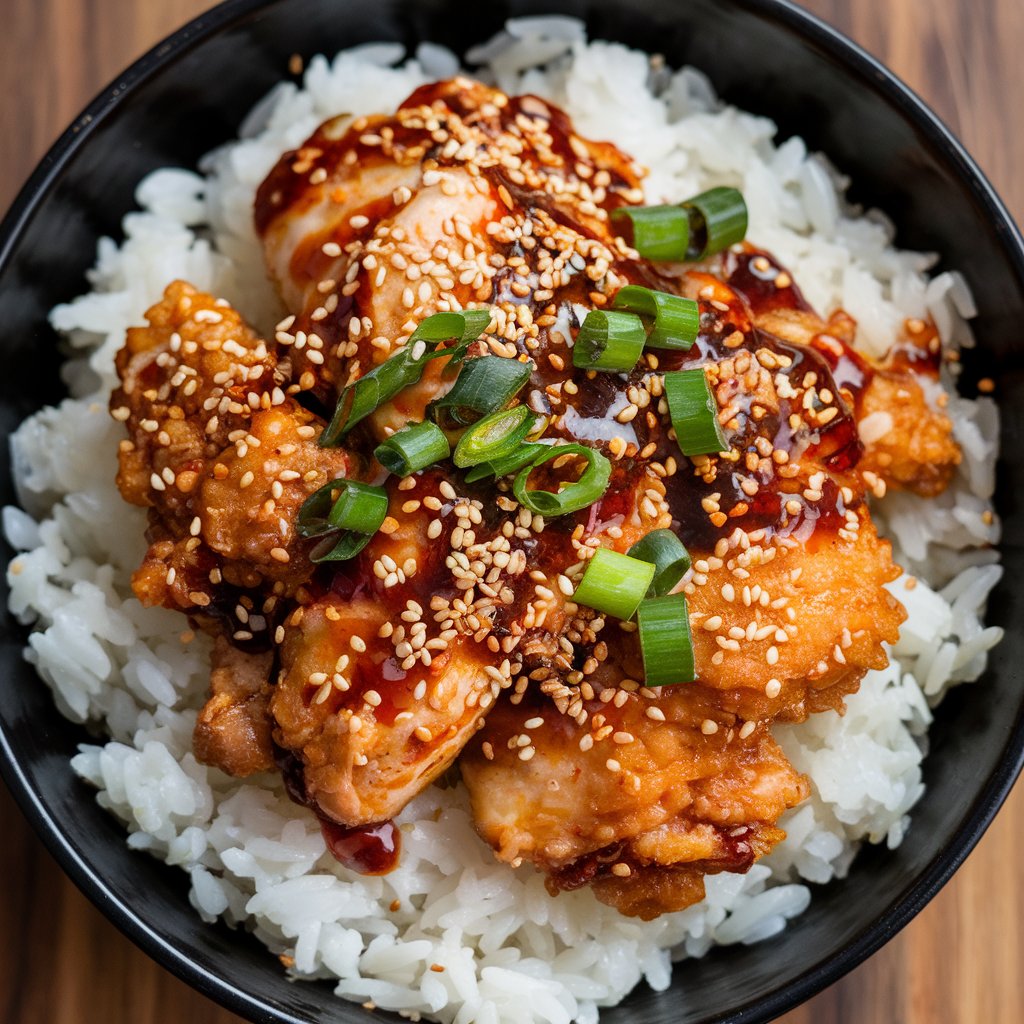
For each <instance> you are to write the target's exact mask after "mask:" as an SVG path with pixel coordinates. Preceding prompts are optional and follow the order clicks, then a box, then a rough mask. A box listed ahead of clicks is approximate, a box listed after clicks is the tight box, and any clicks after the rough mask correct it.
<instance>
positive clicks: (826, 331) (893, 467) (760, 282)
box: [714, 246, 960, 497]
mask: <svg viewBox="0 0 1024 1024" xmlns="http://www.w3.org/2000/svg"><path fill="white" fill-rule="evenodd" d="M747 251H748V255H749V253H751V252H755V250H753V248H752V247H750V246H747ZM753 263H756V264H757V266H756V267H753V266H752V264H753ZM714 269H716V270H718V272H719V273H721V274H722V276H723V277H724V279H725V280H726V281H727V282H728V283H729V285H730V286H731V287H733V288H735V289H736V290H737V291H738V292H739V293H740V294H742V295H743V296H744V298H745V299H746V300H747V301H748V302H749V304H750V308H751V315H752V321H753V323H754V324H755V325H756V326H757V327H758V328H759V329H760V330H762V331H765V332H767V333H769V334H772V335H774V336H775V337H778V338H782V339H784V340H786V341H789V342H791V343H793V344H796V345H801V346H803V347H806V348H815V349H817V350H818V351H820V352H823V353H825V354H826V356H827V357H828V358H829V361H830V363H831V364H832V366H833V369H834V370H835V373H836V383H837V384H838V385H839V386H840V388H846V389H848V390H847V392H846V393H847V396H848V400H849V401H850V402H851V403H852V404H853V405H854V406H855V408H856V415H857V420H858V422H861V423H863V422H864V421H865V420H867V419H868V417H872V422H871V423H870V424H867V425H866V429H865V430H864V431H863V433H862V435H861V440H862V442H863V445H864V453H863V455H862V457H861V459H860V462H859V466H858V469H859V471H860V472H861V474H863V473H865V472H867V473H869V474H872V473H873V474H874V475H875V476H877V477H879V478H881V479H882V480H883V481H885V483H886V484H888V485H889V486H892V487H896V488H900V489H906V490H911V491H914V492H916V493H917V494H921V495H923V496H924V497H934V496H935V495H936V494H940V493H941V492H942V491H943V490H945V488H946V487H947V486H948V485H949V481H950V480H951V479H952V477H953V473H954V472H955V471H956V467H957V466H958V465H959V463H960V449H959V447H958V445H957V443H956V441H955V440H954V439H953V424H952V423H951V422H950V420H949V417H948V416H947V415H946V414H945V413H944V412H943V411H942V409H941V408H935V407H934V405H933V404H932V402H931V401H929V399H928V397H927V395H926V393H925V390H924V389H923V388H922V387H921V384H920V383H919V379H918V372H919V371H915V370H912V369H910V368H908V366H907V365H906V362H907V361H906V360H905V359H904V356H905V355H906V354H907V353H912V354H913V353H914V352H915V350H916V355H917V357H919V358H914V359H911V360H910V363H911V364H913V363H915V362H920V364H921V365H922V366H926V365H927V362H928V360H929V353H930V354H931V355H935V354H937V353H938V349H939V339H938V337H937V335H936V333H935V330H934V328H933V327H930V326H929V325H927V324H924V323H920V322H913V321H911V322H910V323H909V324H908V325H907V329H906V336H905V337H903V338H897V339H893V349H892V351H891V352H890V353H889V355H888V357H887V358H886V359H885V360H883V361H882V362H880V363H877V364H873V363H871V362H870V361H869V360H867V359H866V358H865V357H864V356H862V355H860V354H859V353H857V352H855V351H854V349H853V347H852V346H853V340H854V335H855V333H856V323H855V322H854V321H853V320H852V319H851V318H850V317H849V316H848V315H847V314H845V313H843V312H841V311H840V312H838V313H836V314H833V316H832V317H831V318H830V319H829V320H828V321H827V322H826V321H824V320H822V319H821V317H819V316H818V314H817V313H815V312H814V310H813V309H811V307H810V306H809V305H808V304H807V302H806V300H805V299H804V297H803V295H802V294H801V293H800V291H799V289H798V288H797V287H796V285H795V284H794V283H793V279H792V277H791V276H790V275H789V274H788V273H787V272H786V271H785V270H784V269H782V268H781V267H780V266H779V265H778V263H777V262H776V261H775V260H774V259H773V258H772V257H771V256H769V255H768V254H767V253H764V252H757V253H756V255H755V256H754V258H753V260H740V259H737V258H736V256H735V254H731V253H730V254H726V255H724V256H723V257H721V259H720V261H718V262H717V263H716V264H715V265H714ZM780 277H781V278H782V279H783V284H782V285H781V286H775V287H771V288H768V287H766V286H765V284H766V282H768V281H772V282H774V281H775V280H777V279H779V278H780ZM869 479H871V478H870V477H869Z"/></svg>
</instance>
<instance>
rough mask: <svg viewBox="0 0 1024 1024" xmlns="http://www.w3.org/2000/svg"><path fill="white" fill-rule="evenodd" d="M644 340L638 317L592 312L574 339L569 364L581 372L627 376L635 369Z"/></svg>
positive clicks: (593, 310) (645, 333)
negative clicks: (600, 372) (594, 371)
mask: <svg viewBox="0 0 1024 1024" xmlns="http://www.w3.org/2000/svg"><path fill="white" fill-rule="evenodd" d="M646 338H647V332H646V331H645V330H644V324H643V321H642V320H641V319H640V317H638V316H633V314H632V313H613V312H605V311H604V310H601V309H592V310H591V311H590V312H589V313H588V314H587V316H586V319H585V320H584V321H583V325H582V326H581V327H580V329H579V333H578V334H577V335H576V341H575V344H574V345H573V350H572V364H573V366H576V367H578V368H579V369H582V370H607V371H611V372H615V373H628V372H629V371H630V370H632V369H633V367H634V366H636V361H637V360H638V359H639V358H640V353H641V352H643V350H644V341H645V340H646Z"/></svg>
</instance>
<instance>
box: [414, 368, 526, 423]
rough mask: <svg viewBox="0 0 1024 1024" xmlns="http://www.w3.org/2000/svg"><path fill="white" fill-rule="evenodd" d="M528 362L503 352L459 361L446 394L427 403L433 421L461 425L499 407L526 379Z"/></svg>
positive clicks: (518, 389) (504, 404)
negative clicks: (443, 418) (444, 418)
mask: <svg viewBox="0 0 1024 1024" xmlns="http://www.w3.org/2000/svg"><path fill="white" fill-rule="evenodd" d="M532 370H533V364H532V363H521V362H520V361H519V360H518V359H508V358H506V357H504V356H489V355H488V356H480V357H479V358H477V359H469V360H467V361H466V362H464V363H463V364H462V368H461V370H459V376H458V378H457V379H456V381H455V383H454V384H453V385H452V387H451V389H450V390H449V391H448V393H447V394H446V395H442V397H441V398H438V399H436V400H435V401H433V402H431V403H430V406H429V411H430V414H431V416H432V417H433V418H434V421H435V422H437V423H441V424H442V425H445V424H444V422H443V420H442V417H448V418H450V420H451V423H452V425H454V426H459V427H465V426H468V425H469V424H470V423H473V422H475V421H476V420H477V419H479V418H480V417H481V416H486V415H487V414H488V413H492V412H497V410H498V409H503V408H504V407H505V406H506V405H508V403H509V402H510V401H511V400H512V399H513V398H514V397H515V396H516V395H517V394H518V393H519V391H520V390H521V389H522V387H523V385H524V384H525V383H526V382H527V381H528V380H529V379H530V373H531V371H532Z"/></svg>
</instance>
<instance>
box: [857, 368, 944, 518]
mask: <svg viewBox="0 0 1024 1024" xmlns="http://www.w3.org/2000/svg"><path fill="white" fill-rule="evenodd" d="M858 419H859V420H860V423H861V430H862V433H861V437H862V439H863V440H864V442H865V443H864V457H863V459H861V461H860V464H859V467H858V468H859V470H860V472H861V474H862V475H863V474H864V473H874V474H875V475H876V476H877V477H879V478H880V479H882V480H884V481H885V482H886V483H887V484H888V485H890V486H892V487H896V488H899V489H905V490H910V491H914V492H915V493H917V494H920V495H922V496H923V497H926V498H932V497H935V495H937V494H941V493H942V492H943V491H944V490H945V489H946V487H947V486H948V485H949V481H950V480H951V479H952V476H953V473H954V471H955V470H956V467H957V466H958V465H959V464H960V448H959V446H958V445H957V443H956V441H955V440H954V439H953V424H952V423H951V422H950V420H949V417H948V416H946V415H944V414H941V413H936V412H933V411H932V409H931V406H930V404H929V402H928V401H927V399H926V398H925V393H924V389H923V388H922V387H921V385H920V384H919V383H918V382H917V380H916V379H915V378H914V376H913V374H910V373H906V372H902V373H900V372H896V371H889V370H879V371H878V372H876V373H875V374H874V375H873V376H872V378H871V381H870V383H869V384H868V386H867V387H866V388H865V389H864V392H863V394H862V395H861V399H860V406H859V409H858Z"/></svg>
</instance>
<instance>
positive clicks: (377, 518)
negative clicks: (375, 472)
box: [327, 480, 388, 536]
mask: <svg viewBox="0 0 1024 1024" xmlns="http://www.w3.org/2000/svg"><path fill="white" fill-rule="evenodd" d="M387 514H388V496H387V492H386V491H385V490H384V488H383V487H374V486H372V485H371V484H362V483H360V482H359V481H358V480H346V481H345V482H344V486H343V487H342V489H341V494H339V495H338V499H337V501H335V503H334V504H333V505H332V506H331V511H330V512H329V513H328V516H327V521H328V522H329V523H330V524H331V526H333V527H334V528H335V529H336V530H353V531H355V532H356V533H366V534H369V535H370V536H373V534H375V533H376V532H377V531H378V530H379V529H380V524H381V523H383V522H384V520H385V519H386V518H387Z"/></svg>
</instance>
